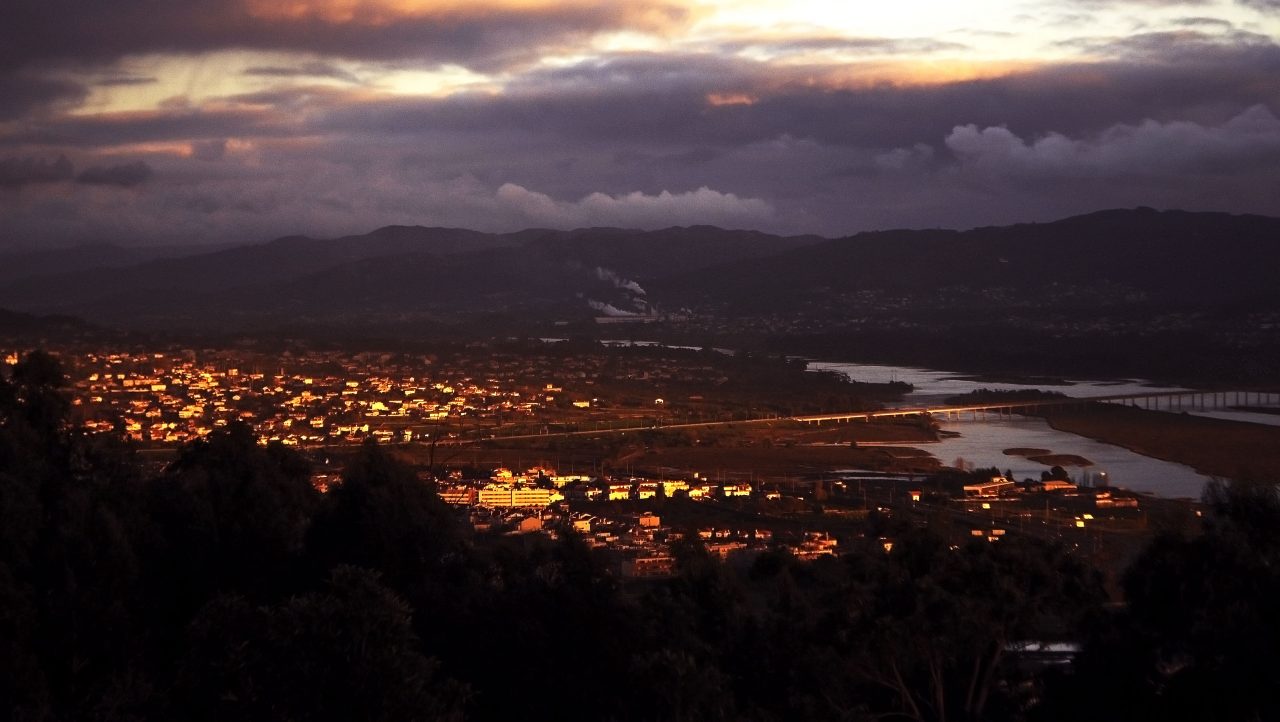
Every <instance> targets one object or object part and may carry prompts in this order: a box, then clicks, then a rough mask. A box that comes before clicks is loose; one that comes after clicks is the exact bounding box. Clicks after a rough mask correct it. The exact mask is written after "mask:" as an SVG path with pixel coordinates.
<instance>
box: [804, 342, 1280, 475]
mask: <svg viewBox="0 0 1280 722" xmlns="http://www.w3.org/2000/svg"><path fill="white" fill-rule="evenodd" d="M809 368H810V369H811V370H813V371H836V372H840V373H843V374H846V375H848V376H849V378H851V379H853V380H855V381H866V382H875V383H886V382H889V381H905V382H906V383H909V384H912V385H913V386H914V387H915V390H914V391H913V392H912V393H910V394H908V395H907V396H906V397H905V398H904V399H903V400H902V401H901V402H899V405H901V406H904V407H918V406H927V405H931V404H940V403H942V401H943V400H944V399H946V398H947V397H950V396H956V395H959V394H965V393H968V392H970V391H974V390H976V389H983V388H985V389H1001V390H1011V389H1028V388H1043V389H1046V390H1053V391H1059V392H1062V393H1065V394H1068V395H1070V396H1104V395H1114V394H1137V393H1149V392H1152V391H1183V390H1185V389H1180V388H1176V387H1167V386H1163V387H1162V386H1152V385H1149V384H1146V383H1144V382H1142V381H1141V380H1132V379H1126V380H1120V381H1071V382H1069V385H1048V384H1046V383H1045V382H1037V383H1031V384H1018V383H1011V382H991V381H983V380H975V379H974V378H972V377H969V376H965V375H964V374H957V373H951V372H947V371H936V370H933V369H921V368H910V367H905V366H880V365H869V364H852V363H833V362H819V361H815V362H812V363H810V364H809ZM1219 413H1232V412H1219ZM1205 415H1217V414H1215V413H1213V412H1206V414H1205ZM1238 415H1239V414H1238V413H1235V414H1233V416H1237V417H1238ZM1248 416H1250V417H1262V418H1264V419H1266V420H1267V421H1269V422H1271V423H1275V417H1268V416H1267V415H1266V414H1248ZM940 421H941V422H942V430H943V431H946V432H951V433H954V434H955V436H950V437H949V438H944V439H943V440H942V441H940V442H938V443H936V444H928V445H925V446H923V447H922V448H924V449H925V450H927V451H928V452H929V453H931V454H933V455H934V456H936V457H937V458H938V460H939V461H941V462H942V463H944V464H947V465H949V466H950V465H954V464H955V463H956V462H957V459H962V460H963V461H964V462H966V463H967V464H972V465H974V466H976V467H979V468H981V467H991V466H995V467H998V468H999V469H1000V470H1001V471H1004V470H1010V471H1012V472H1013V475H1014V477H1015V478H1017V479H1024V478H1036V479H1038V478H1040V472H1041V471H1045V470H1047V469H1048V468H1049V467H1047V466H1045V465H1043V464H1039V463H1037V462H1034V461H1030V460H1028V459H1024V458H1022V457H1020V456H1006V455H1005V454H1004V450H1005V449H1010V448H1019V447H1023V448H1036V449H1047V450H1049V451H1051V452H1052V453H1054V454H1075V455H1078V456H1083V457H1084V458H1086V459H1089V460H1090V461H1092V462H1093V466H1088V467H1084V468H1076V467H1069V468H1068V469H1067V471H1068V472H1069V473H1070V474H1071V475H1072V477H1073V479H1074V480H1076V481H1077V482H1084V483H1097V482H1098V481H1099V480H1100V479H1102V478H1103V477H1102V475H1103V474H1105V479H1106V480H1107V483H1109V484H1110V485H1111V486H1119V487H1124V488H1127V489H1131V490H1133V491H1140V492H1144V493H1148V494H1153V495H1155V496H1161V497H1167V498H1180V497H1189V498H1198V497H1199V496H1200V491H1201V489H1202V488H1203V487H1204V483H1205V482H1206V481H1208V480H1209V477H1207V476H1205V475H1203V474H1201V473H1199V472H1198V471H1196V470H1195V469H1192V468H1191V467H1189V466H1184V465H1182V464H1175V463H1171V462H1168V461H1163V460H1161V459H1153V458H1151V457H1148V456H1143V455H1141V454H1137V453H1134V452H1132V451H1129V450H1128V449H1125V448H1123V447H1120V446H1114V445H1112V444H1105V443H1102V442H1100V441H1094V440H1093V439H1088V438H1085V437H1083V436H1078V435H1076V434H1072V433H1068V432H1065V431H1058V430H1056V429H1053V428H1051V427H1050V426H1049V424H1048V423H1046V422H1045V421H1044V419H1040V418H1036V417H1028V416H1012V417H1008V416H1005V417H996V416H988V417H987V418H986V419H979V420H967V419H966V420H960V421H955V420H952V421H946V420H940Z"/></svg>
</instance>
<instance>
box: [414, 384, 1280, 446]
mask: <svg viewBox="0 0 1280 722" xmlns="http://www.w3.org/2000/svg"><path fill="white" fill-rule="evenodd" d="M1233 400H1234V401H1233ZM1277 401H1280V394H1277V393H1274V392H1268V391H1173V392H1170V391H1160V392H1152V393H1141V394H1114V395H1110V396H1085V397H1071V396H1064V397H1059V398H1050V399H1038V400H1030V401H1002V402H992V403H984V404H961V405H940V406H920V407H912V408H893V409H881V410H878V411H846V412H843V413H834V414H811V415H806V416H778V415H770V416H764V417H759V418H752V419H742V420H736V421H695V422H685V423H672V424H666V423H661V422H648V423H646V424H643V425H640V426H620V427H612V428H609V427H602V428H595V429H580V430H577V431H551V432H545V433H532V434H493V433H490V434H489V435H486V436H479V437H471V438H445V439H439V440H438V442H437V444H439V445H442V446H443V445H458V444H474V443H478V442H482V441H520V440H527V439H549V438H563V437H571V436H604V435H607V434H625V433H628V432H639V431H652V430H654V429H662V430H670V429H707V428H715V427H726V426H734V425H740V424H764V423H770V422H775V421H799V422H804V423H807V424H822V423H840V422H847V421H872V420H875V419H892V418H902V417H907V416H942V417H944V418H963V417H964V415H966V414H972V415H973V416H974V417H975V418H976V417H977V416H979V415H982V414H986V413H988V412H992V413H1001V414H1012V413H1021V412H1024V411H1028V410H1031V409H1043V408H1051V407H1063V406H1083V405H1086V404H1090V403H1101V402H1105V403H1122V404H1128V405H1132V406H1140V407H1142V408H1146V409H1152V410H1160V409H1161V407H1162V405H1163V409H1164V410H1167V411H1180V410H1182V409H1183V408H1184V407H1183V404H1184V402H1185V404H1186V409H1187V410H1195V409H1201V410H1203V409H1206V408H1222V407H1226V406H1230V405H1232V404H1233V403H1234V404H1236V405H1239V404H1242V403H1243V404H1250V403H1252V404H1254V405H1259V406H1261V405H1267V404H1274V403H1276V402H1277ZM419 443H424V442H419ZM426 443H429V442H426Z"/></svg>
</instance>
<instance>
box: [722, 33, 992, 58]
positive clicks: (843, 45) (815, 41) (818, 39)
mask: <svg viewBox="0 0 1280 722" xmlns="http://www.w3.org/2000/svg"><path fill="white" fill-rule="evenodd" d="M968 47H969V46H967V45H965V44H963V43H956V42H950V41H946V40H938V39H937V38H848V37H837V36H811V37H801V38H790V39H785V38H784V39H779V38H768V37H766V38H757V39H752V38H742V39H738V40H733V41H730V42H723V43H720V44H719V48H720V49H721V50H724V51H728V52H741V51H744V50H754V51H763V52H765V53H768V54H770V55H786V54H793V53H812V52H822V51H836V52H846V53H857V54H859V55H916V56H918V55H928V54H931V53H941V52H955V51H960V50H965V49H967V48H968Z"/></svg>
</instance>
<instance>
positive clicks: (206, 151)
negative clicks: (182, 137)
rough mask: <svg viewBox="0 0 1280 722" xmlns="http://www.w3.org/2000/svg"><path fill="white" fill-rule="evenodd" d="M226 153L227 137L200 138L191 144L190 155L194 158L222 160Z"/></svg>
mask: <svg viewBox="0 0 1280 722" xmlns="http://www.w3.org/2000/svg"><path fill="white" fill-rule="evenodd" d="M226 154H227V139H226V138H215V139H213V140H202V141H197V142H195V143H192V144H191V157H192V158H195V159H196V160H206V161H214V160H222V158H223V156H225V155H226Z"/></svg>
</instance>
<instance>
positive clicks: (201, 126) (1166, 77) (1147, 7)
mask: <svg viewBox="0 0 1280 722" xmlns="http://www.w3.org/2000/svg"><path fill="white" fill-rule="evenodd" d="M1278 42H1280V0H1198V1H1197V0H1189V1H1184V2H1168V1H1165V0H1129V1H1125V0H1115V1H1112V0H1074V1H1073V0H1051V1H1046V2H1037V1H1035V0H1025V1H1020V0H1009V1H993V2H980V3H957V2H922V1H914V0H899V1H897V2H883V1H881V2H862V1H860V0H848V1H846V2H817V1H816V0H789V1H784V0H745V1H733V0H686V1H683V2H681V1H678V0H629V1H619V2H612V3H599V2H586V1H583V0H561V1H555V0H469V1H463V0H446V1H444V2H433V1H432V0H329V1H327V2H309V1H307V0H183V1H181V2H178V1H174V2H166V1H164V0H112V2H94V3H85V2H81V1H80V0H16V2H10V3H7V4H6V10H5V13H4V22H3V26H2V27H0V245H3V246H14V245H22V246H52V245H66V244H74V243H82V242H92V241H111V242H117V243H137V244H170V243H214V242H218V243H222V242H231V241H242V242H251V241H261V240H266V239H268V238H271V237H274V236H278V235H283V234H288V233H307V234H311V235H316V236H336V235H341V234H345V233H357V232H365V231H368V230H371V229H373V228H376V227H378V226H382V225H387V224H393V223H395V224H420V225H446V226H465V227H471V228H477V229H481V230H516V229H520V228H526V227H533V226H537V227H555V228H573V227H581V226H594V225H609V226H625V227H641V228H660V227H666V226H671V225H690V224H697V223H709V224H715V225H720V226H726V227H738V228H759V229H763V230H768V231H776V232H787V233H800V232H814V233H821V234H824V235H829V236H836V235H844V234H847V233H852V232H856V231H860V230H867V229H875V228H888V227H917V228H918V227H935V226H943V227H971V226H975V225H987V224H1003V223H1009V222H1017V221H1036V220H1052V219H1054V218H1058V217H1061V216H1065V215H1070V214H1073V213H1080V212H1087V211H1091V210H1097V209H1101V208H1112V207H1132V206H1137V205H1149V206H1155V207H1159V208H1173V207H1177V208H1186V209H1191V210H1225V211H1232V212H1254V213H1265V214H1275V215H1280V119H1278V118H1277V114H1280V44H1278Z"/></svg>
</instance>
